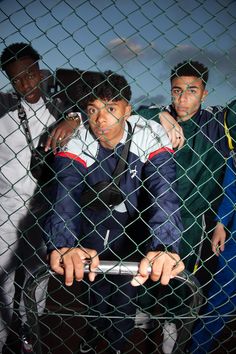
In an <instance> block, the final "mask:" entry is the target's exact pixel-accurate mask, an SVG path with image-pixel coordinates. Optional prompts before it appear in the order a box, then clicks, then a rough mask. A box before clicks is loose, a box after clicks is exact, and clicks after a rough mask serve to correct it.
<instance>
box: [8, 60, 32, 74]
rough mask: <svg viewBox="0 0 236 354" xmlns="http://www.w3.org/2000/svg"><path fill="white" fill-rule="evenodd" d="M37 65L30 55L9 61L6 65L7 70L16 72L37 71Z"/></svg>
mask: <svg viewBox="0 0 236 354" xmlns="http://www.w3.org/2000/svg"><path fill="white" fill-rule="evenodd" d="M38 70H39V66H38V63H37V62H35V61H34V60H33V59H32V58H30V57H23V58H20V59H18V60H16V61H14V62H12V63H9V64H8V66H7V71H14V72H17V73H19V74H20V73H23V72H30V71H38Z"/></svg>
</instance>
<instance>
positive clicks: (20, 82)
mask: <svg viewBox="0 0 236 354" xmlns="http://www.w3.org/2000/svg"><path fill="white" fill-rule="evenodd" d="M6 73H7V75H8V77H9V79H10V80H11V83H12V86H13V87H14V89H15V90H16V92H17V93H19V94H20V96H21V97H23V98H24V99H25V100H26V101H27V102H29V103H36V102H38V100H39V99H40V97H41V95H42V93H41V90H40V88H39V85H40V81H41V80H42V75H41V72H40V70H39V67H38V64H37V63H35V62H34V60H33V59H31V58H30V57H25V58H21V59H19V60H17V61H15V62H13V63H10V64H8V65H7V68H6Z"/></svg>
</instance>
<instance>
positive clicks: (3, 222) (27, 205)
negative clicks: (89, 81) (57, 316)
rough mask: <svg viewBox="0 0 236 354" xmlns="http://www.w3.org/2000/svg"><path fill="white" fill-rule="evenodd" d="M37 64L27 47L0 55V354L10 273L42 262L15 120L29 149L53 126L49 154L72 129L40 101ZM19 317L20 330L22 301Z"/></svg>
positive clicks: (36, 206) (26, 156)
mask: <svg viewBox="0 0 236 354" xmlns="http://www.w3.org/2000/svg"><path fill="white" fill-rule="evenodd" d="M39 59H40V56H39V54H38V53H37V52H36V51H35V50H34V48H32V47H31V46H30V45H29V44H27V43H13V44H11V45H10V46H8V47H6V48H5V49H4V51H3V53H2V55H1V68H2V70H3V71H5V72H6V74H7V76H8V77H9V79H10V80H11V82H12V85H13V88H14V91H15V93H0V132H1V133H0V134H1V135H0V136H1V138H0V166H1V173H0V188H1V197H0V201H1V211H0V250H1V251H0V253H1V255H0V299H1V300H0V301H1V305H2V307H1V310H0V352H2V348H3V345H4V343H5V341H6V338H7V335H8V333H9V330H10V325H11V318H12V314H13V302H14V294H15V283H14V278H15V271H16V269H17V268H18V267H19V266H20V265H23V266H24V270H25V273H26V276H27V275H30V274H31V273H32V271H33V270H35V269H36V268H37V267H38V266H39V265H40V264H42V262H43V259H45V256H46V250H45V246H44V243H43V239H42V236H41V234H42V232H41V230H40V227H38V220H37V221H36V218H37V216H36V215H38V214H39V211H40V210H42V209H43V206H42V201H41V199H40V198H38V196H39V194H40V193H38V194H37V192H39V190H37V187H38V181H37V180H36V179H35V178H34V177H33V175H32V174H31V172H30V162H31V156H32V152H31V150H30V147H29V145H28V143H27V140H26V136H25V132H24V129H23V127H22V123H21V120H20V118H19V112H18V106H19V105H21V108H23V110H24V112H25V114H26V118H27V121H28V125H29V130H30V133H31V136H32V139H33V142H34V146H35V147H37V146H38V144H39V141H40V139H41V137H42V135H45V137H46V135H48V132H49V131H48V129H49V126H52V125H53V124H55V123H56V121H58V124H57V125H56V126H54V127H53V129H51V137H50V138H49V139H48V141H47V146H48V147H49V146H50V145H51V144H52V148H55V144H56V141H57V140H58V139H59V138H63V139H64V138H66V137H67V136H68V135H71V134H72V132H73V130H74V128H75V123H73V122H66V121H64V120H63V121H62V122H61V123H59V118H61V117H62V113H63V110H64V105H63V103H62V102H61V101H60V100H58V99H54V100H53V99H49V98H47V97H46V96H44V95H43V92H42V90H41V89H40V84H41V81H42V79H43V77H42V74H41V71H40V69H39V64H38V61H39ZM76 125H78V123H76ZM45 142H46V140H45ZM60 142H62V140H60ZM35 194H37V198H36V196H35ZM33 197H34V198H33ZM44 212H45V210H44ZM26 239H27V240H26ZM24 241H25V242H24ZM44 285H45V284H44ZM46 289H47V287H46V285H45V289H43V287H40V288H39V289H38V290H37V301H38V303H39V304H40V306H39V313H40V314H41V313H42V312H43V309H44V304H45V291H46ZM22 295H23V294H22ZM20 313H21V320H22V324H24V323H26V313H25V308H24V304H23V298H21V302H20ZM28 341H29V340H28V339H27V338H26V333H24V331H23V333H22V351H23V352H24V351H27V353H29V352H30V350H31V351H33V349H32V346H31V345H30V343H28Z"/></svg>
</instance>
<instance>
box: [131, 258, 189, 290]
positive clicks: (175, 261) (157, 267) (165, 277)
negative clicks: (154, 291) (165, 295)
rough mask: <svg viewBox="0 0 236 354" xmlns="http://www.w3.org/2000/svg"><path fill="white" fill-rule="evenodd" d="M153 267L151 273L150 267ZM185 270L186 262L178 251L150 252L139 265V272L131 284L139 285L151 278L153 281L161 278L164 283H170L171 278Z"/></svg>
mask: <svg viewBox="0 0 236 354" xmlns="http://www.w3.org/2000/svg"><path fill="white" fill-rule="evenodd" d="M149 267H151V273H150V274H149V272H148V269H149ZM183 270H184V263H183V262H182V261H181V260H180V257H179V255H178V254H177V253H171V252H160V251H158V252H156V251H152V252H148V254H147V255H146V257H145V258H143V259H142V260H141V262H140V265H139V272H138V274H137V275H136V276H135V277H134V278H133V279H132V281H131V285H133V286H139V285H142V284H144V283H145V281H146V280H147V279H148V278H149V276H150V278H151V279H152V280H153V281H158V280H160V282H161V284H162V285H167V284H169V281H170V279H172V278H174V277H175V276H176V275H178V274H179V273H180V272H182V271H183Z"/></svg>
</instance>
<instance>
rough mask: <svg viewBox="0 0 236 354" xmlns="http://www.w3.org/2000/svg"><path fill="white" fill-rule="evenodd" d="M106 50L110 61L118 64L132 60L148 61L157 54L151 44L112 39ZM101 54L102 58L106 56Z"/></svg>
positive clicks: (135, 40)
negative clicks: (112, 60) (115, 61)
mask: <svg viewBox="0 0 236 354" xmlns="http://www.w3.org/2000/svg"><path fill="white" fill-rule="evenodd" d="M107 50H108V51H109V56H110V57H111V58H112V59H115V60H117V61H118V62H120V63H124V62H128V61H129V60H132V59H134V58H139V59H141V58H142V59H150V58H151V57H152V58H153V57H154V55H155V57H157V52H156V50H155V48H154V46H153V44H152V43H147V42H146V41H145V42H143V43H142V44H141V42H140V41H139V40H138V39H126V38H114V39H112V40H111V41H110V42H109V43H108V45H107ZM107 50H106V53H103V57H104V56H107Z"/></svg>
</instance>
